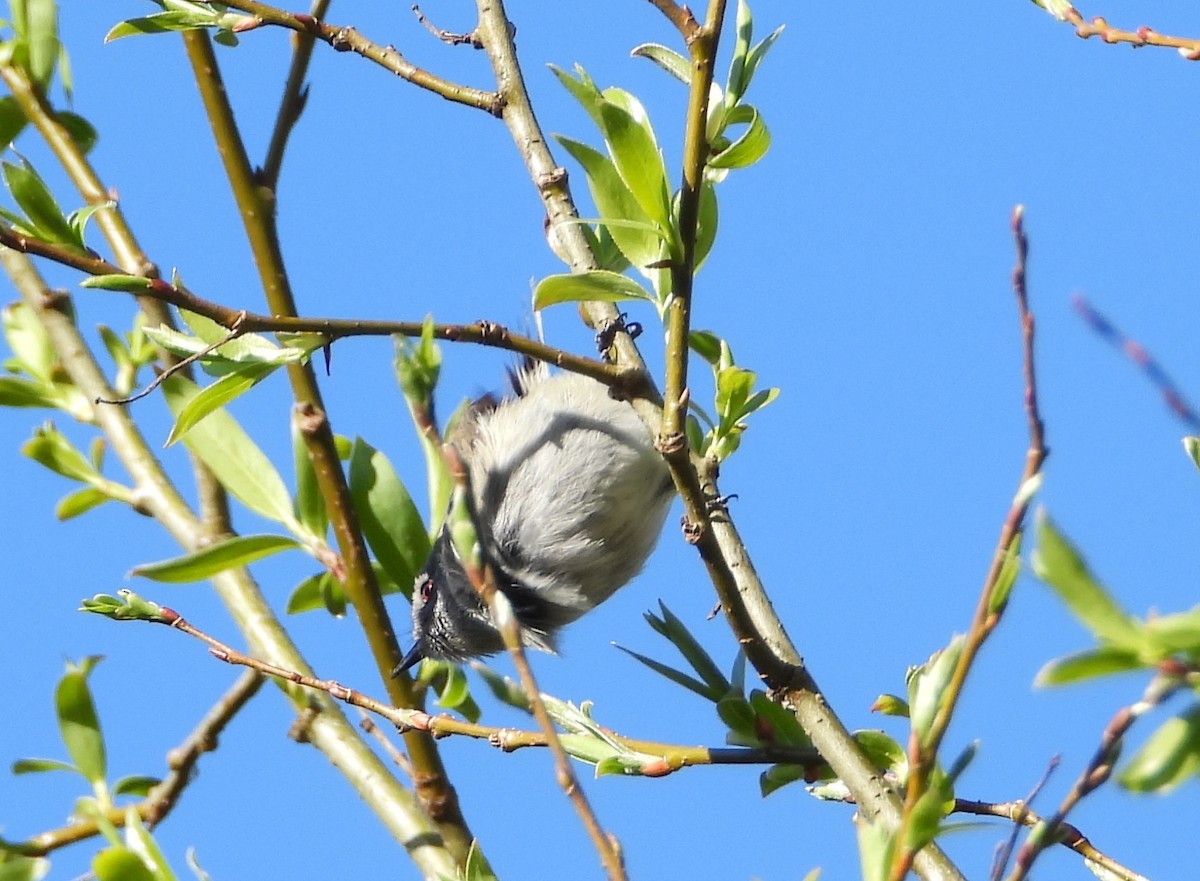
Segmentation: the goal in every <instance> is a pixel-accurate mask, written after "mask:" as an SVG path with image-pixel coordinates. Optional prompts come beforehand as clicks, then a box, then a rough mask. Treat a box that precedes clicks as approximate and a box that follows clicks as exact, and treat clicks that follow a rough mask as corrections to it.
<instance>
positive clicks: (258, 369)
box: [163, 364, 279, 447]
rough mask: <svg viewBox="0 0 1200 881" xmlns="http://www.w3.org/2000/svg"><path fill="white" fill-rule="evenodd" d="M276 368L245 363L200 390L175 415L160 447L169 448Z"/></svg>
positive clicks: (274, 365)
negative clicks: (168, 432) (172, 423)
mask: <svg viewBox="0 0 1200 881" xmlns="http://www.w3.org/2000/svg"><path fill="white" fill-rule="evenodd" d="M278 368H279V365H278V364H246V365H244V366H242V367H239V368H238V369H237V370H235V371H234V372H232V373H227V374H225V375H224V376H222V377H221V378H220V379H218V380H217V381H216V382H214V383H212V384H211V385H209V386H207V387H206V388H203V389H201V390H200V391H199V392H198V393H197V394H196V395H195V397H193V398H192V399H191V400H190V401H188V402H187V404H185V405H184V406H183V407H182V408H181V409H180V411H179V413H178V414H176V419H175V424H174V425H172V426H171V433H170V434H169V435H167V440H166V443H164V444H163V446H166V447H169V446H171V445H172V444H174V443H175V442H176V441H178V440H180V439H181V438H182V437H183V436H184V435H186V434H187V433H188V432H189V431H191V430H192V429H193V428H195V427H196V425H197V424H198V423H199V422H200V421H201V420H203V419H204V418H205V417H206V416H208V415H210V414H211V413H213V412H214V411H216V410H219V409H220V408H222V407H224V406H225V405H226V404H228V403H229V402H230V401H233V400H235V399H236V398H238V397H240V396H241V395H243V394H245V393H246V392H248V391H250V389H252V388H254V387H255V386H256V385H258V384H259V383H260V382H262V381H263V380H264V379H266V378H267V377H268V376H270V375H271V374H272V373H274V372H275V371H276V370H277V369H278Z"/></svg>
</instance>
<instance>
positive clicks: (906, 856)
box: [889, 205, 1049, 881]
mask: <svg viewBox="0 0 1200 881" xmlns="http://www.w3.org/2000/svg"><path fill="white" fill-rule="evenodd" d="M1012 234H1013V243H1014V246H1015V249H1016V262H1015V265H1014V267H1013V273H1012V287H1013V293H1014V294H1015V296H1016V300H1017V315H1018V317H1019V319H1020V322H1021V341H1022V365H1023V367H1022V370H1023V375H1024V384H1025V413H1026V417H1027V419H1028V422H1029V449H1028V450H1027V451H1026V453H1025V465H1024V468H1023V469H1022V472H1021V478H1020V480H1019V481H1018V483H1017V492H1016V496H1015V498H1014V500H1013V502H1012V505H1011V507H1010V508H1009V510H1008V513H1007V515H1006V516H1005V518H1004V523H1003V525H1002V526H1001V529H1000V538H999V540H998V541H997V542H996V550H995V552H994V553H993V555H992V561H991V565H990V566H989V567H988V572H987V576H986V577H985V578H984V581H983V589H982V590H981V591H980V594H979V602H978V604H977V606H976V608H975V615H974V617H973V618H972V620H971V626H970V629H969V630H968V631H967V634H966V636H965V637H964V638H963V643H962V651H961V652H960V654H959V657H958V661H957V663H956V665H955V667H954V671H953V673H952V674H951V676H950V681H949V683H948V684H947V686H946V689H945V692H944V694H943V696H942V698H941V700H940V702H939V705H938V709H937V712H936V713H935V714H934V717H933V720H932V722H931V723H930V727H929V730H928V731H917V730H916V729H914V730H913V731H912V732H911V734H910V736H909V744H908V761H909V775H908V781H907V785H906V788H905V796H904V812H903V815H902V820H901V832H900V834H899V840H900V841H901V842H904V841H905V840H906V837H907V836H906V831H907V829H908V828H909V825H910V824H911V822H912V818H913V816H914V814H915V809H916V807H917V803H918V801H919V800H920V799H921V797H922V796H923V795H924V794H925V793H926V791H927V790H928V784H929V780H930V777H931V775H932V773H933V768H934V765H935V763H936V761H937V754H938V749H939V747H940V746H941V743H942V739H943V738H944V737H945V734H946V731H947V729H948V728H949V727H950V721H951V719H952V717H953V714H954V709H955V707H956V706H957V704H958V700H959V698H960V697H961V696H962V693H963V688H964V686H965V683H966V679H967V674H968V673H969V672H970V670H971V667H972V665H973V664H974V662H975V659H976V657H977V656H978V654H979V650H980V649H981V648H982V647H983V644H984V643H985V642H986V641H987V639H988V637H989V636H990V635H991V634H992V632H993V631H994V630H995V628H996V626H997V625H998V624H999V623H1000V618H1001V616H1002V615H1003V612H1004V603H1003V602H996V598H995V590H996V585H997V583H998V582H999V580H1000V574H1001V572H1002V571H1003V570H1004V565H1005V562H1006V561H1007V560H1008V559H1009V557H1010V555H1011V553H1012V552H1013V550H1014V548H1015V547H1016V543H1017V542H1018V541H1020V538H1021V534H1022V529H1023V526H1024V522H1025V516H1026V514H1027V513H1028V510H1029V504H1030V500H1031V496H1032V494H1033V490H1034V489H1036V486H1037V483H1038V479H1039V475H1040V474H1041V469H1042V464H1043V463H1044V462H1045V461H1046V457H1047V456H1048V455H1049V450H1047V449H1046V443H1045V430H1044V427H1043V423H1042V418H1041V413H1040V411H1039V409H1038V396H1037V372H1036V370H1035V368H1034V318H1033V313H1032V312H1031V311H1030V309H1029V297H1028V293H1027V291H1026V286H1025V268H1026V258H1027V256H1028V252H1029V243H1028V240H1027V239H1026V237H1025V227H1024V209H1023V208H1022V206H1020V205H1018V206H1016V208H1014V209H1013V212H1012ZM915 855H916V853H915V851H913V849H912V848H911V847H906V846H904V845H903V844H901V845H900V846H899V847H897V848H896V851H895V856H894V858H893V860H892V867H891V872H890V874H889V877H890V878H891V879H892V881H901V879H903V878H904V876H905V875H906V874H907V873H908V869H909V867H910V866H911V865H912V861H913V858H914V857H915Z"/></svg>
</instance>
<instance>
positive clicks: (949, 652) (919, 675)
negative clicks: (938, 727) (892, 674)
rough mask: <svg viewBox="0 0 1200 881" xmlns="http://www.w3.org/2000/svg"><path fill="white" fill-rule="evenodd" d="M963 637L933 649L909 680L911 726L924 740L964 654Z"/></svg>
mask: <svg viewBox="0 0 1200 881" xmlns="http://www.w3.org/2000/svg"><path fill="white" fill-rule="evenodd" d="M962 647H963V638H962V636H955V637H954V638H953V639H951V640H950V644H949V645H948V646H946V647H945V648H944V649H939V650H938V651H936V652H934V654H933V656H932V657H930V659H929V660H928V661H926V662H925V663H924V664H922V665H921V666H920V667H918V668H917V669H916V670H915V671H914V672H913V674H912V676H911V677H910V678H909V681H908V705H909V719H910V722H911V724H912V730H913V731H914V732H915V733H916V734H917V735H918V736H919V737H920V738H921V741H922V742H925V738H926V737H927V736H928V734H929V733H930V729H931V727H932V725H933V720H934V717H935V716H936V715H937V713H938V710H940V709H941V707H942V703H943V701H944V700H945V698H946V687H947V685H948V684H949V682H950V677H951V675H952V674H953V672H954V668H955V666H956V665H957V664H958V659H959V657H960V656H961V655H962Z"/></svg>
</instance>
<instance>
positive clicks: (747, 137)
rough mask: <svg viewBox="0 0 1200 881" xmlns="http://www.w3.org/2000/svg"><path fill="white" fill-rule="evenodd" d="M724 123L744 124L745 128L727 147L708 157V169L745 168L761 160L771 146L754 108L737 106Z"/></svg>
mask: <svg viewBox="0 0 1200 881" xmlns="http://www.w3.org/2000/svg"><path fill="white" fill-rule="evenodd" d="M725 123H726V125H727V126H728V125H736V124H745V125H746V126H747V128H746V130H745V131H744V132H742V134H741V135H740V136H739V137H738V138H737V139H736V140H735V141H733V143H731V144H730V145H729V146H728V147H725V148H724V149H723V150H721V151H720V152H719V153H717V154H716V155H715V156H710V157H709V159H708V163H707V164H708V167H709V168H746V167H747V166H749V165H753V164H754V163H755V162H758V160H760V159H762V157H763V156H764V155H765V154H766V152H767V150H768V149H769V148H770V146H771V133H770V132H769V131H767V124H766V123H765V122H763V119H762V116H761V115H760V114H759V112H758V111H757V110H756V109H755V108H753V107H751V106H750V105H749V104H739V105H738V106H737V107H735V108H733V110H731V111H730V112H729V113H728V114H727V115H726V117H725Z"/></svg>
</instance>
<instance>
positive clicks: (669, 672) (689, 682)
mask: <svg viewBox="0 0 1200 881" xmlns="http://www.w3.org/2000/svg"><path fill="white" fill-rule="evenodd" d="M613 644H614V645H616V643H613ZM617 648H618V649H620V650H621V651H623V652H624V653H625V654H627V655H629V657H631V658H634V659H635V660H638V661H641V662H642V663H643V664H645V665H646V666H647V667H649V668H650V669H651V670H653V671H654V672H655V673H658V674H659V675H660V676H665V677H666V678H667V679H670V680H671V681H672V682H674V683H675V684H676V685H682V686H683V687H684V688H686V689H687V690H688V691H693V692H695V693H696V694H698V695H700V697H702V698H705V699H706V700H710V701H716V700H719V699H720V698H719V696H717V695H714V694H713V693H712V689H710V688H709V687H708V686H707V685H705V684H704V683H703V682H701V681H700V680H699V679H693V678H692V677H691V676H688V675H687V674H686V673H682V672H680V671H679V670H676V669H675V668H674V667H668V666H667V665H666V664H661V663H659V662H658V661H656V660H654V659H653V658H649V657H647V656H646V655H643V654H639V653H638V652H635V651H633V650H632V649H627V648H625V646H623V645H618V646H617Z"/></svg>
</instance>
